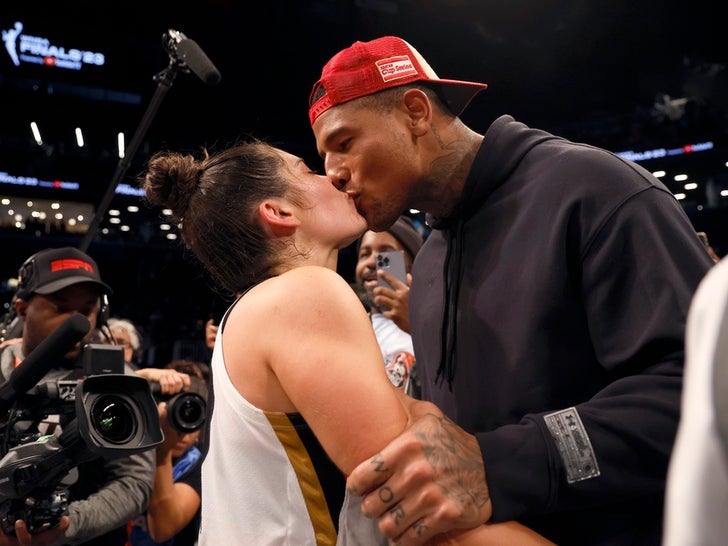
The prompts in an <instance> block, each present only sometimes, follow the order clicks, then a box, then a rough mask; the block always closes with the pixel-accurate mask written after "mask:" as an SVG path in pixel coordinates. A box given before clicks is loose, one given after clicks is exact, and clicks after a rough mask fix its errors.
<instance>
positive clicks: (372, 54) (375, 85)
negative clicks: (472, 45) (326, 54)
mask: <svg viewBox="0 0 728 546" xmlns="http://www.w3.org/2000/svg"><path fill="white" fill-rule="evenodd" d="M413 82H422V83H424V84H427V85H428V86H429V87H431V88H433V89H434V90H435V91H436V92H437V93H438V95H439V96H440V98H442V99H443V100H444V101H445V103H446V104H447V106H448V108H450V110H451V111H452V112H453V113H454V114H455V115H456V116H459V115H460V114H461V113H462V111H463V110H465V107H466V106H467V105H468V103H470V101H471V100H472V99H473V97H475V95H476V94H478V93H479V92H480V91H482V90H483V89H486V88H487V87H488V86H487V84H484V83H475V82H464V81H458V80H443V79H441V78H438V77H437V74H435V71H434V70H432V68H431V67H430V65H429V64H427V61H426V60H425V59H424V58H423V57H422V55H420V54H419V52H418V51H417V50H416V49H415V48H414V47H412V46H411V45H410V44H408V43H407V42H406V41H404V40H403V39H402V38H398V37H396V36H384V37H382V38H377V39H376V40H372V41H370V42H354V43H353V44H352V45H351V46H349V47H348V48H346V49H344V50H342V51H340V52H339V53H337V54H336V55H334V56H333V57H332V58H331V59H330V60H329V62H327V63H326V64H325V65H324V68H323V70H322V71H321V79H320V80H319V81H317V82H316V83H315V84H314V86H313V89H312V91H311V95H310V97H309V101H308V106H309V110H308V118H309V120H310V121H311V125H313V124H314V122H315V121H316V120H317V119H318V117H319V116H320V115H321V114H323V113H324V112H326V110H328V109H329V108H331V107H332V106H336V105H338V104H341V103H344V102H347V101H350V100H353V99H358V98H359V97H364V96H366V95H371V94H373V93H377V92H378V91H383V90H384V89H389V88H391V87H398V86H400V85H406V84H408V83H413Z"/></svg>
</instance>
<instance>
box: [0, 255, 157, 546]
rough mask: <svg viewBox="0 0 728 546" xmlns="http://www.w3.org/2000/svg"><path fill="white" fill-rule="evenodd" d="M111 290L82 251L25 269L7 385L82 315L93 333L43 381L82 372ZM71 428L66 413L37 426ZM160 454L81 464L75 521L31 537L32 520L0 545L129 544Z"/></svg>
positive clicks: (8, 350) (71, 508)
mask: <svg viewBox="0 0 728 546" xmlns="http://www.w3.org/2000/svg"><path fill="white" fill-rule="evenodd" d="M110 292H111V289H110V288H109V286H108V285H107V284H106V283H105V282H103V281H102V280H101V277H100V275H99V270H98V266H97V264H96V262H95V261H94V260H93V259H92V258H91V257H90V256H88V255H87V254H85V253H84V252H81V251H80V250H78V249H76V248H72V247H65V248H55V249H47V250H42V251H40V252H38V253H36V254H34V255H33V256H31V257H30V258H29V259H28V260H26V261H25V263H24V264H23V266H22V267H21V269H20V282H19V286H18V292H17V297H16V299H15V309H16V310H17V313H18V316H19V317H20V318H21V320H22V321H23V329H22V338H21V339H22V341H21V342H20V343H16V344H11V345H8V346H7V347H5V348H4V349H3V351H2V353H0V385H2V384H4V383H5V382H6V381H7V380H8V378H9V377H10V376H11V374H12V373H13V371H14V370H15V368H16V367H18V366H22V365H23V364H22V363H23V360H24V359H25V358H26V357H27V356H28V355H30V354H31V353H32V352H33V351H34V350H35V349H36V347H38V345H40V344H41V343H42V342H43V341H44V340H45V339H46V338H48V336H49V335H50V334H51V333H52V332H54V331H55V330H56V329H57V328H58V327H59V326H60V325H61V324H62V323H63V322H64V321H65V320H66V319H67V318H68V317H70V316H71V315H74V314H75V313H80V314H82V315H84V316H85V317H86V318H88V320H89V323H90V325H91V328H90V329H89V332H88V333H87V334H86V336H85V338H84V339H83V340H82V341H81V342H80V343H78V344H77V345H76V346H75V347H74V348H73V349H72V350H70V351H69V352H68V353H67V354H66V355H65V357H64V358H63V359H62V361H60V362H58V366H56V367H55V368H54V369H52V370H51V371H50V372H49V373H48V374H46V375H45V376H44V377H43V379H42V380H41V382H42V383H45V382H49V381H55V380H58V379H63V378H66V377H70V376H71V375H72V373H73V372H74V368H75V367H77V361H78V357H79V354H80V351H81V345H82V344H83V343H86V342H90V341H91V339H92V336H93V335H94V331H95V329H96V326H97V316H98V315H99V313H100V301H101V297H102V296H103V295H105V294H109V293H110ZM126 371H127V373H133V372H132V371H130V369H127V370H126ZM74 377H75V376H74ZM63 425H64V416H55V415H51V416H49V418H48V419H47V420H44V422H41V423H35V424H34V426H35V427H37V429H38V430H39V431H40V432H42V433H46V434H58V433H60V429H62V427H63ZM153 457H154V450H153V449H151V450H148V451H145V452H143V453H140V454H135V455H129V456H125V457H121V458H116V459H113V460H105V459H95V460H92V461H89V462H85V463H81V464H80V465H79V466H78V477H77V479H76V481H75V482H74V483H73V484H71V485H70V486H69V490H70V499H69V500H70V502H69V505H68V512H69V513H68V516H63V517H62V518H61V521H60V523H59V524H58V525H56V526H55V527H52V528H50V529H44V530H42V531H40V532H38V533H37V534H33V535H30V534H29V533H28V529H27V526H26V522H24V521H22V520H19V521H17V522H16V523H15V532H16V536H17V538H16V536H11V535H8V534H5V533H2V532H0V545H3V546H8V545H16V544H22V545H24V546H25V545H31V546H33V545H41V544H42V545H45V544H52V545H57V544H84V545H94V546H96V545H98V546H101V545H103V546H111V545H115V544H118V545H119V546H121V545H123V544H124V543H125V542H126V522H127V521H128V520H130V519H131V518H133V517H134V516H135V515H137V514H139V513H142V512H144V510H146V508H147V504H148V502H149V497H150V495H151V491H152V485H153V481H154V459H153Z"/></svg>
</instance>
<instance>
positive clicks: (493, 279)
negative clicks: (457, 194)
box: [409, 116, 713, 545]
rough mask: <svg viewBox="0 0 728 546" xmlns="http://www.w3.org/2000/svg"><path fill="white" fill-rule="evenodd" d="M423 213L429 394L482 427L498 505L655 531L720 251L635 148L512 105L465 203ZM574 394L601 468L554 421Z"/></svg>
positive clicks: (422, 320) (594, 525)
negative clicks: (688, 329)
mask: <svg viewBox="0 0 728 546" xmlns="http://www.w3.org/2000/svg"><path fill="white" fill-rule="evenodd" d="M428 223H429V224H430V226H431V227H432V231H431V232H430V234H429V236H428V238H427V240H426V241H425V244H424V245H423V247H422V249H421V250H420V252H419V254H418V256H417V260H416V262H415V264H414V267H413V272H412V276H413V283H412V286H411V290H410V299H409V302H410V304H409V305H410V327H411V329H412V338H413V343H414V348H415V354H416V355H417V365H418V368H419V371H420V373H421V377H422V398H423V399H425V400H430V401H433V402H434V403H435V404H437V405H438V406H439V407H440V408H442V410H443V411H444V412H445V413H446V414H447V415H448V416H449V417H450V418H451V419H453V420H454V421H455V422H456V423H457V424H458V425H460V426H461V427H463V428H464V429H465V430H467V431H469V432H471V433H474V434H476V436H477V438H478V441H479V443H480V446H481V452H482V454H483V459H484V463H485V471H486V477H487V482H488V487H489V492H490V495H491V499H492V503H493V520H494V521H505V520H509V519H518V520H522V521H524V522H527V523H528V524H530V525H531V526H533V527H534V528H535V529H536V530H538V531H543V532H544V534H546V536H548V537H549V538H551V539H552V540H554V541H555V542H557V543H558V544H560V545H569V544H578V545H585V544H588V545H607V544H630V542H629V541H628V539H627V538H625V537H631V540H632V542H631V543H633V544H655V543H658V541H659V537H660V533H661V531H660V528H661V521H660V520H661V512H662V499H663V496H664V488H665V478H666V473H667V465H668V461H669V455H670V452H671V449H672V445H673V442H674V438H675V433H676V430H677V423H678V419H679V414H680V394H681V389H682V369H683V359H684V350H683V349H684V348H683V341H684V333H685V332H684V329H685V321H686V316H687V310H688V308H689V305H690V301H691V299H692V295H693V293H694V291H695V289H696V287H697V285H698V283H699V282H700V280H701V279H702V278H703V276H704V275H705V273H706V272H707V271H708V269H709V268H710V267H711V266H712V265H713V263H712V261H711V260H710V258H709V257H708V255H707V254H706V252H705V250H704V248H703V247H702V245H701V243H700V241H699V239H698V238H697V237H696V236H695V230H694V228H693V226H692V225H691V223H690V220H689V219H688V217H687V215H686V214H685V212H684V210H683V209H682V208H681V206H680V204H679V202H678V201H677V200H676V199H675V198H674V196H673V195H672V194H671V193H670V192H669V191H668V190H667V188H665V186H664V185H663V184H662V183H660V182H659V181H658V180H657V179H655V178H654V177H653V176H652V175H651V174H650V173H649V172H647V171H646V170H644V169H643V168H641V167H639V166H638V165H636V164H633V163H630V162H627V161H625V160H623V159H621V158H619V157H617V156H615V155H614V154H611V153H609V152H607V151H605V150H600V149H598V148H594V147H592V146H588V145H585V144H579V143H573V142H569V141H567V140H565V139H562V138H559V137H558V136H555V135H552V134H549V133H547V132H544V131H540V130H537V129H532V128H529V127H527V126H525V125H523V124H522V123H519V122H517V121H515V120H514V119H513V118H511V117H510V116H502V117H500V118H498V119H497V120H496V121H495V122H494V123H493V124H492V125H491V126H490V128H489V129H488V131H487V133H486V134H485V137H484V140H483V143H482V145H481V148H480V150H479V152H478V154H477V156H476V159H475V162H474V164H473V167H472V171H471V174H470V176H469V177H468V179H467V180H466V185H465V189H464V195H463V199H462V203H461V206H460V207H458V208H457V209H456V211H455V213H454V214H453V215H452V216H451V217H449V218H433V217H428ZM461 228H462V231H461ZM457 245H460V248H459V249H455V248H453V247H454V246H457ZM456 252H457V254H458V255H459V258H457V261H458V267H459V273H458V274H457V276H456V277H454V276H453V275H454V273H455V264H454V263H453V264H450V266H449V268H448V272H449V273H448V274H449V275H450V280H449V284H448V280H447V279H446V278H445V272H444V264H445V263H446V262H448V258H447V256H448V254H449V253H450V258H449V260H451V261H452V260H456ZM455 279H459V294H456V293H455V291H454V290H453V286H452V282H453V281H454V280H455ZM448 286H449V289H448ZM453 315H454V318H453ZM443 317H445V318H447V319H448V320H449V321H450V325H451V326H449V327H446V324H444V321H443ZM448 331H449V332H450V334H447V335H449V336H451V337H450V339H451V340H452V341H451V342H452V343H453V345H454V347H453V349H452V350H449V349H446V351H445V354H444V355H443V354H442V348H443V346H442V344H443V343H446V342H447V341H446V340H447V335H444V336H441V335H439V334H440V333H441V332H448ZM454 334H456V335H454ZM443 338H445V339H443ZM443 358H445V359H447V358H452V359H453V360H452V363H451V364H452V365H451V366H450V369H451V370H452V376H453V379H452V387H451V388H450V386H449V385H448V384H447V382H442V383H441V382H438V381H436V378H437V371H438V369H440V368H441V363H442V361H443ZM446 367H447V365H446ZM571 407H573V408H575V411H576V413H577V414H578V415H579V417H580V419H581V421H582V423H583V426H584V430H585V433H586V435H587V437H588V440H589V441H590V444H591V449H592V451H593V453H594V455H595V457H596V461H597V463H598V468H599V475H598V476H596V477H593V478H591V479H585V480H582V481H575V482H574V483H568V482H567V480H566V467H565V465H564V461H563V460H562V457H561V455H560V453H559V451H558V449H557V444H556V442H555V440H554V439H553V438H552V436H551V434H550V432H549V430H548V428H547V426H546V422H545V420H544V416H545V415H546V414H549V413H551V412H555V411H558V410H562V409H566V408H571Z"/></svg>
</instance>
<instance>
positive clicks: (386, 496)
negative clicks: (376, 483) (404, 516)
mask: <svg viewBox="0 0 728 546" xmlns="http://www.w3.org/2000/svg"><path fill="white" fill-rule="evenodd" d="M378 495H379V500H380V501H382V502H383V503H384V504H389V503H390V502H392V501H393V500H394V491H392V490H391V489H390V488H389V486H386V485H383V486H382V487H380V488H379V493H378Z"/></svg>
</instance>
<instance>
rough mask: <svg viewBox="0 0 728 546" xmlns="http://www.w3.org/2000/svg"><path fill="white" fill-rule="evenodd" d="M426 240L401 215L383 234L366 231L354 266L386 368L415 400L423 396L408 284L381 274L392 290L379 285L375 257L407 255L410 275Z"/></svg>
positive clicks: (357, 284) (397, 385) (400, 386)
mask: <svg viewBox="0 0 728 546" xmlns="http://www.w3.org/2000/svg"><path fill="white" fill-rule="evenodd" d="M423 241H424V239H423V236H422V234H421V233H420V232H419V231H418V230H417V228H416V227H415V225H414V223H413V221H412V219H411V218H410V217H409V216H400V217H399V218H397V221H396V222H395V223H394V224H392V226H391V227H390V228H389V229H388V230H386V231H381V232H376V231H371V230H369V231H366V232H365V233H364V235H362V236H361V238H360V239H359V241H358V242H357V262H356V266H355V267H354V276H355V278H356V288H357V290H358V293H359V297H360V299H361V300H362V302H363V303H364V305H365V306H366V307H367V309H368V310H369V316H370V317H371V319H372V326H373V327H374V333H375V334H376V336H377V341H378V342H379V347H380V348H381V349H382V357H383V358H384V367H385V369H386V370H387V375H388V376H389V379H390V380H391V381H392V384H394V386H395V387H399V388H401V389H402V390H403V391H405V392H406V393H407V394H409V395H410V396H413V397H414V398H419V397H420V382H419V379H418V377H417V371H416V368H415V356H414V348H413V347H412V337H411V336H410V334H409V311H408V300H409V285H408V284H405V283H403V282H402V281H400V280H399V279H397V278H395V277H394V276H393V275H391V274H390V273H389V272H387V271H385V270H381V271H382V278H383V279H384V280H385V281H386V282H388V283H389V285H390V286H392V288H394V290H393V289H392V288H389V287H387V286H380V284H379V279H378V278H377V263H376V256H377V254H378V253H380V252H389V251H393V250H401V251H402V252H404V258H405V269H406V271H407V274H408V275H409V274H410V271H411V270H412V262H414V259H415V256H417V253H418V252H419V251H420V248H421V247H422V243H423Z"/></svg>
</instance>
